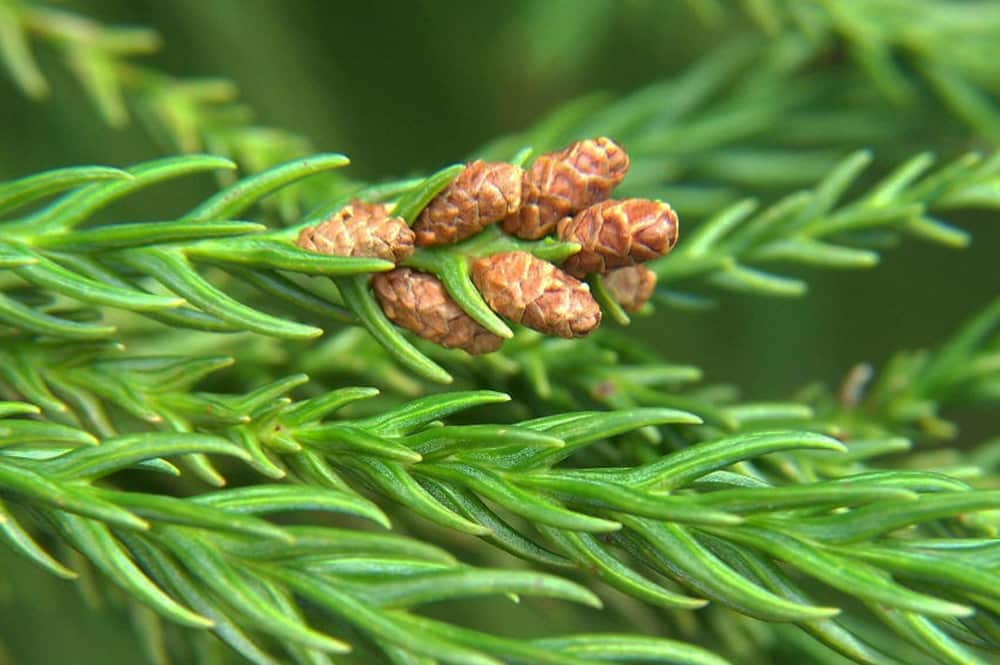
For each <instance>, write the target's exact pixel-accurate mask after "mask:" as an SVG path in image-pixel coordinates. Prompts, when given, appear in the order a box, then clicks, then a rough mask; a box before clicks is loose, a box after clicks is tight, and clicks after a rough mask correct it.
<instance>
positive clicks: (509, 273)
mask: <svg viewBox="0 0 1000 665" xmlns="http://www.w3.org/2000/svg"><path fill="white" fill-rule="evenodd" d="M472 281H473V282H475V284H476V287H477V288H478V289H479V291H480V293H482V294H483V298H484V299H485V300H486V302H487V304H489V306H490V307H491V308H492V309H493V311H495V312H496V313H497V314H500V315H501V316H505V317H507V318H508V319H510V320H511V321H514V322H516V323H521V324H523V325H525V326H528V327H529V328H533V329H535V330H537V331H539V332H543V333H545V334H547V335H558V336H559V337H584V336H585V335H588V334H590V333H591V332H592V331H593V330H594V329H595V328H597V326H598V324H600V322H601V308H600V307H599V306H598V305H597V301H595V300H594V298H593V296H591V295H590V288H589V287H588V286H587V285H586V284H584V283H583V282H581V281H580V280H578V279H575V278H573V277H570V276H569V275H567V274H566V273H564V272H563V271H562V270H560V269H559V268H557V267H555V266H554V265H552V264H551V263H549V262H548V261H543V260H542V259H539V258H536V257H535V256H533V255H531V254H529V253H527V252H504V253H501V254H494V255H493V256H488V257H486V258H483V259H480V260H478V261H476V262H475V263H474V264H472Z"/></svg>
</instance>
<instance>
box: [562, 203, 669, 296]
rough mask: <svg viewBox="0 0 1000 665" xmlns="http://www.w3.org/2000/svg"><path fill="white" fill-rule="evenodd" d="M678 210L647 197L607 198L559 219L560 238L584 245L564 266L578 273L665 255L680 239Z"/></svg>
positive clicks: (632, 263)
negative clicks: (577, 212)
mask: <svg viewBox="0 0 1000 665" xmlns="http://www.w3.org/2000/svg"><path fill="white" fill-rule="evenodd" d="M677 223H678V222H677V214H676V213H675V212H674V211H673V209H672V208H671V207H670V206H669V205H667V204H666V203H662V202H660V201H649V200H646V199H627V200H625V201H613V200H612V201H604V202H602V203H598V204H596V205H592V206H591V207H589V208H587V209H586V210H584V211H583V212H581V213H580V214H579V215H577V216H576V217H574V218H572V219H564V220H562V221H561V222H559V228H558V229H557V233H558V235H559V239H560V240H563V241H566V242H575V243H579V245H580V247H581V249H580V251H579V252H577V253H576V254H574V255H573V256H571V257H569V258H568V259H566V263H565V264H563V267H564V268H565V269H566V270H567V271H568V272H569V273H571V274H573V275H576V276H578V277H582V276H583V275H586V274H589V273H600V274H602V275H603V274H605V273H607V272H608V271H609V270H614V269H615V268H624V267H626V266H631V265H635V264H637V263H642V262H644V261H649V260H651V259H655V258H658V257H661V256H663V255H664V254H666V253H667V252H669V251H670V250H671V249H673V246H674V245H675V244H676V243H677Z"/></svg>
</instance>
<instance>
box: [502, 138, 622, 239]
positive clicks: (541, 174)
mask: <svg viewBox="0 0 1000 665" xmlns="http://www.w3.org/2000/svg"><path fill="white" fill-rule="evenodd" d="M628 167H629V159H628V155H627V154H626V153H625V151H624V150H623V149H622V148H621V146H619V145H618V144H617V143H615V142H614V141H612V140H611V139H608V138H603V137H602V138H596V139H587V140H585V141H577V142H576V143H573V144H571V145H570V146H569V147H567V148H565V149H564V150H560V151H558V152H551V153H548V154H545V155H540V156H539V157H538V159H536V160H535V162H534V163H533V164H532V165H531V168H530V169H529V170H528V171H527V172H526V173H525V174H524V188H523V189H524V191H523V196H522V202H521V209H520V210H518V211H517V212H516V213H515V214H513V215H511V216H509V217H507V219H505V220H504V222H503V229H504V231H506V232H507V233H512V234H514V235H516V236H518V237H521V238H526V239H528V240H537V239H538V238H541V237H543V236H546V235H548V234H549V233H551V232H552V230H553V229H554V228H555V226H556V224H557V223H558V222H559V220H561V219H562V218H563V217H566V216H571V215H574V214H576V213H578V212H580V211H581V210H583V209H584V208H586V207H588V206H591V205H593V204H595V203H598V202H599V201H604V200H605V199H607V198H608V197H609V196H611V190H613V189H614V188H615V187H616V186H617V185H618V184H619V183H620V182H621V181H622V179H623V178H624V177H625V173H626V172H627V171H628Z"/></svg>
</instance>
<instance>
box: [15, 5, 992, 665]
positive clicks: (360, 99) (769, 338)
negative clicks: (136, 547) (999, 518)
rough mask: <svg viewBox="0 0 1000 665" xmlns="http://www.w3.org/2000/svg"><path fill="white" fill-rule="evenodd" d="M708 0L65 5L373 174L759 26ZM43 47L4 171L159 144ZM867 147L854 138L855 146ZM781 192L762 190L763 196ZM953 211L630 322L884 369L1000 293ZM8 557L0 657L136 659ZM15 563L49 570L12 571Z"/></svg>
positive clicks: (748, 381)
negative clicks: (937, 221)
mask: <svg viewBox="0 0 1000 665" xmlns="http://www.w3.org/2000/svg"><path fill="white" fill-rule="evenodd" d="M702 4H703V3H696V2H691V3H686V2H679V1H678V2H669V1H662V2H655V1H653V0H627V1H614V0H606V1H598V0H561V1H559V2H532V1H526V0H519V1H511V0H505V1H500V0H490V1H479V2H460V1H451V2H448V1H432V0H419V1H401V0H400V1H383V2H378V3H361V2H323V1H322V0H295V1H294V2H282V1H280V0H169V1H167V2H150V1H146V2H135V1H130V0H90V1H85V0H74V1H73V2H65V3H58V5H57V6H61V7H64V8H66V9H69V10H72V11H78V12H81V13H83V14H85V15H88V16H91V17H93V18H95V19H97V20H99V21H101V22H104V23H134V24H139V25H145V26H150V27H153V28H155V29H156V30H157V31H159V33H160V34H161V35H162V37H163V47H162V49H161V50H160V52H159V53H158V54H156V55H154V56H151V57H149V58H146V59H144V60H143V61H144V62H148V63H149V64H150V65H152V66H153V67H156V68H158V69H162V70H164V71H167V72H170V73H171V74H173V75H176V76H185V77H188V76H223V77H227V78H231V79H233V80H234V81H235V82H236V84H237V85H238V87H239V88H240V91H241V93H242V99H243V101H244V102H246V103H247V104H248V105H249V106H251V107H252V108H254V109H255V110H256V112H257V116H258V120H259V121H260V122H261V123H262V124H266V125H270V126H275V127H281V128H285V129H289V130H291V131H294V132H296V133H300V134H302V135H305V136H307V137H309V138H310V139H311V140H312V142H313V144H314V146H315V147H316V148H317V149H318V150H323V151H338V152H344V153H346V154H347V155H349V156H350V157H351V158H352V162H353V164H352V166H351V167H350V169H351V174H352V176H354V177H357V178H361V179H373V180H374V179H381V178H388V177H393V176H400V175H407V174H414V173H424V172H428V171H430V170H433V169H435V168H438V167H439V166H441V165H443V164H447V163H451V162H454V161H457V160H461V159H463V158H464V157H466V156H467V155H469V154H471V153H473V152H474V151H475V150H476V148H477V147H478V146H481V145H483V144H485V143H486V142H488V141H490V140H491V139H493V138H495V137H497V136H498V135H501V134H504V133H507V132H513V131H519V130H523V129H525V128H526V127H528V126H529V125H530V124H531V123H532V122H534V121H535V120H537V119H538V118H539V117H541V116H542V115H543V114H544V113H545V112H547V111H549V110H551V109H552V108H554V107H556V106H557V105H559V104H561V103H563V102H566V101H568V100H571V99H573V98H575V97H578V96H580V95H583V94H586V93H590V92H594V91H599V90H604V91H609V92H611V93H614V94H624V93H627V92H629V91H631V90H634V89H636V88H638V87H640V86H642V85H645V84H648V83H651V82H653V81H656V80H659V79H661V78H664V77H669V76H672V75H676V74H678V73H680V72H682V71H684V70H685V68H686V67H688V66H690V64H691V63H692V62H694V61H695V60H697V59H698V57H699V56H701V55H702V54H704V53H706V52H709V51H711V50H712V49H713V48H716V47H718V46H719V45H721V44H724V43H726V41H727V40H730V39H733V38H734V36H735V35H738V34H741V33H743V32H747V31H756V30H757V29H756V28H755V27H753V26H752V24H751V22H750V21H749V19H747V18H746V17H745V15H743V14H742V13H740V12H733V13H732V14H727V15H725V16H723V17H721V18H719V19H718V20H716V21H714V22H712V21H708V20H706V19H705V17H704V16H701V15H699V13H698V11H697V7H699V6H701V5H702ZM704 4H706V5H711V4H712V3H704ZM998 51H1000V47H998ZM36 55H37V56H38V58H39V60H40V62H41V63H42V68H43V70H44V71H45V73H46V75H47V76H48V77H49V79H50V82H51V83H52V87H53V94H52V95H51V96H50V98H49V99H47V100H44V101H41V102H35V101H31V100H29V99H27V98H25V97H24V96H23V95H22V94H21V93H20V92H19V90H18V89H17V88H16V87H15V86H14V84H13V82H12V81H11V80H10V79H9V78H8V77H6V76H4V75H0V118H2V123H0V179H5V178H10V177H15V176H19V175H23V174H27V173H31V172H34V171H38V170H42V169H46V168H51V167H55V166H62V165H69V164H84V163H104V164H111V165H124V164H129V163H131V162H135V161H139V160H143V159H149V158H152V157H155V156H158V155H162V154H163V153H164V149H163V147H162V146H158V145H156V144H155V143H154V142H153V141H151V140H150V139H149V138H148V136H147V134H145V133H144V132H143V131H142V129H141V128H140V127H138V126H136V125H135V124H133V125H131V126H129V127H126V128H123V129H111V128H109V127H108V126H107V125H106V124H104V123H103V122H102V120H101V119H100V117H99V116H98V114H97V113H96V112H95V110H94V109H93V107H92V105H91V104H90V102H89V101H88V100H87V99H86V98H85V96H84V95H83V93H82V91H81V89H80V87H79V84H78V83H77V82H76V81H75V80H74V79H73V78H72V77H71V76H70V74H68V73H67V71H66V69H65V68H64V67H63V66H62V65H61V64H60V63H59V62H58V56H57V55H55V54H53V53H51V52H47V51H45V50H44V49H38V50H37V53H36ZM835 55H836V54H835ZM834 60H835V58H834ZM817 66H820V67H821V66H823V63H819V64H818V65H817ZM886 105H887V106H888V105H889V102H886ZM828 110H831V111H833V112H836V111H837V109H828ZM845 110H847V109H845ZM942 131H943V130H942V129H941V127H940V126H938V125H931V124H928V125H927V126H925V127H924V128H923V132H922V133H921V132H918V133H916V134H910V135H909V136H908V139H907V143H906V144H897V145H893V146H889V147H885V146H876V147H877V148H885V150H884V151H883V150H877V152H876V160H879V159H880V158H882V157H885V160H883V161H881V162H877V163H879V164H880V165H881V166H882V167H884V168H888V167H891V166H892V164H893V160H895V159H896V158H898V157H899V155H912V154H916V153H917V152H919V151H921V150H923V149H925V148H933V149H936V150H938V151H939V152H940V154H941V156H942V157H945V158H947V157H952V156H954V155H957V154H958V153H959V152H960V151H961V150H962V149H964V148H967V147H969V146H973V147H985V146H984V144H983V142H982V141H980V140H978V139H977V138H976V137H975V136H973V135H971V134H969V135H968V136H962V135H961V131H958V132H957V133H958V134H959V136H958V139H957V140H953V135H954V134H955V133H956V132H955V130H953V129H952V130H949V132H951V133H950V134H949V139H948V141H941V140H940V139H941V134H942ZM859 147H864V146H862V145H854V146H843V150H842V153H843V154H846V153H848V152H850V150H851V149H854V148H859ZM211 186H212V183H211V182H210V181H209V180H208V179H204V180H203V181H201V182H192V183H186V184H185V185H184V186H178V185H176V184H172V185H170V186H169V187H168V188H167V189H168V190H169V191H168V192H160V191H159V190H153V191H152V193H151V194H150V196H152V197H154V198H152V199H146V202H147V204H148V205H150V206H151V207H153V208H154V209H155V210H156V211H157V212H156V216H159V215H163V214H166V212H168V211H171V210H181V209H183V208H185V206H186V205H188V204H190V203H191V202H193V201H195V200H196V197H197V196H199V195H200V194H203V193H204V192H205V191H207V189H208V188H209V187H211ZM185 187H186V189H185ZM751 193H753V192H751ZM779 193H781V192H780V191H768V192H762V193H761V194H762V196H763V198H765V200H766V199H767V198H770V197H773V196H775V195H777V194H779ZM157 197H158V198H157ZM154 204H155V205H154ZM128 206H130V207H127V208H126V209H127V210H128V213H129V214H132V215H135V216H137V217H141V216H142V215H143V214H144V210H143V208H142V207H141V203H140V202H137V201H135V200H133V201H132V202H131V203H129V204H128ZM679 213H680V216H681V221H682V235H681V241H682V242H683V231H684V224H685V223H686V222H691V221H692V220H690V219H688V218H686V217H685V211H684V210H683V209H680V210H679ZM951 221H954V222H956V223H958V224H959V225H960V226H962V227H963V228H966V229H968V230H970V231H972V232H973V235H974V238H975V240H974V243H973V244H972V246H971V247H970V248H968V249H965V250H961V251H955V250H947V249H942V248H940V247H932V246H928V245H926V244H924V243H921V242H920V241H919V240H907V241H906V242H905V243H903V244H902V245H901V246H900V247H899V248H896V249H894V250H892V251H889V252H887V253H886V255H885V260H884V261H883V264H882V265H880V266H879V267H877V268H874V269H872V270H869V271H860V272H830V271H825V272H821V271H814V272H809V273H801V274H803V275H805V276H807V277H808V279H809V282H810V293H809V294H808V296H807V297H805V298H802V299H765V298H759V297H736V296H732V295H722V296H721V297H720V306H719V307H718V308H717V309H715V310H712V311H708V312H701V313H694V312H688V311H679V310H669V309H666V308H661V309H660V310H659V311H658V312H657V314H656V315H655V316H653V317H650V318H647V319H642V320H640V321H638V322H637V323H635V324H634V326H635V331H636V333H637V334H639V335H641V336H642V337H644V338H645V339H646V340H647V341H649V342H650V343H652V344H655V345H656V346H657V348H658V349H659V350H660V352H661V353H662V355H663V356H664V357H666V358H667V359H669V360H671V361H675V362H681V363H692V364H696V365H700V366H702V367H703V368H705V371H706V378H707V379H708V380H710V381H725V382H733V383H735V384H737V385H739V386H741V387H742V388H744V389H745V393H746V394H747V395H748V396H750V397H752V398H756V399H769V398H782V397H785V396H788V395H789V394H790V392H792V391H794V390H795V389H796V388H798V387H800V386H802V385H804V384H806V383H809V382H812V381H815V380H822V381H826V382H831V383H832V382H836V381H837V380H838V379H839V377H840V376H841V375H842V373H843V372H845V371H846V370H847V369H848V368H849V367H850V366H851V365H852V364H853V363H855V362H857V361H861V360H867V361H871V362H873V363H875V364H876V366H877V365H879V364H880V363H882V362H884V361H885V360H886V359H887V358H888V356H889V355H890V354H891V353H892V352H893V351H896V350H899V349H903V348H917V347H924V346H929V345H933V344H935V343H937V342H938V341H940V340H941V339H942V338H943V337H944V336H945V335H947V334H948V333H949V332H950V331H951V330H953V329H954V328H955V327H956V326H957V324H958V323H959V322H960V321H961V320H963V319H964V318H966V317H967V316H970V315H971V314H973V313H974V312H975V311H976V310H977V309H978V308H979V307H980V306H981V305H983V304H984V303H985V302H987V300H988V299H990V298H991V297H993V296H995V295H996V294H997V292H998V288H997V287H998V285H1000V267H998V260H997V257H996V252H997V250H996V248H997V247H998V246H1000V226H998V225H997V224H996V220H995V219H992V218H991V216H989V215H985V214H982V215H966V216H964V217H953V218H951ZM974 434H975V433H974V432H973V433H972V434H970V437H974ZM969 443H975V441H969ZM0 570H3V571H4V572H3V574H2V575H0V599H6V600H8V601H13V603H12V604H11V603H3V604H0V636H2V638H3V640H4V641H5V642H6V645H7V650H8V651H9V653H5V652H3V651H0V665H8V664H9V663H23V664H24V665H36V664H37V665H42V664H47V663H57V662H59V663H62V662H65V663H69V662H73V663H97V662H101V663H135V662H140V656H138V655H137V654H136V653H135V652H134V651H133V649H134V648H135V643H134V642H132V641H131V638H130V636H129V634H128V633H127V632H123V631H120V630H117V628H116V626H117V625H118V624H117V621H116V620H115V619H112V618H111V617H115V618H117V619H121V620H124V617H122V616H120V615H118V614H116V613H111V614H92V613H88V612H86V611H85V610H83V609H82V606H81V604H80V601H79V600H78V597H77V596H76V595H75V594H73V593H70V591H69V586H70V585H68V584H66V583H61V582H57V581H55V580H51V579H42V578H43V577H44V574H43V573H36V572H34V571H33V570H32V571H31V572H28V570H29V569H28V568H27V567H25V566H22V565H21V564H20V563H15V562H13V561H12V560H11V558H10V557H9V556H8V555H6V554H2V553H0ZM9 571H14V572H15V573H16V575H18V576H20V575H22V574H23V575H31V576H37V577H38V578H39V579H37V580H35V579H34V577H32V578H31V580H30V583H28V581H27V580H26V579H25V580H24V582H25V583H24V584H22V583H21V582H22V580H21V579H17V580H16V581H15V583H14V584H10V579H11V577H12V575H11V574H10V573H9ZM4 578H6V579H7V581H6V582H5V581H4ZM36 582H37V583H36ZM18 588H20V589H31V590H32V594H33V595H32V597H30V598H24V597H19V596H18V593H19V592H18V590H17V589H18ZM56 616H63V617H65V622H66V626H67V631H66V632H64V633H63V634H62V635H60V636H59V637H60V639H59V640H58V641H46V638H45V637H44V636H42V635H39V634H38V632H37V631H36V630H35V628H33V627H34V626H37V625H40V624H44V622H47V621H49V620H51V619H52V618H53V617H56ZM70 631H72V632H70Z"/></svg>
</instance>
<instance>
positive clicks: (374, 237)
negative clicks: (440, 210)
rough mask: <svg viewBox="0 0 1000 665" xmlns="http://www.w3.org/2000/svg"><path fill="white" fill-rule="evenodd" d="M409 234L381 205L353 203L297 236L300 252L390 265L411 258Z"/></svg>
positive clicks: (399, 219)
mask: <svg viewBox="0 0 1000 665" xmlns="http://www.w3.org/2000/svg"><path fill="white" fill-rule="evenodd" d="M413 243H414V235H413V231H412V230H411V229H410V227H409V226H407V225H406V222H405V221H404V220H403V218H401V217H391V216H390V213H389V207H388V206H386V205H385V204H383V203H366V202H364V201H360V200H354V201H352V202H351V204H350V205H348V206H346V207H344V208H342V209H341V210H340V211H338V212H337V213H336V214H334V215H333V216H331V217H330V218H329V219H327V220H326V221H324V222H322V223H320V224H318V225H316V226H310V227H308V228H305V229H302V231H301V232H300V233H299V237H298V241H297V244H298V246H299V247H301V248H302V249H307V250H309V251H311V252H318V253H320V254H332V255H334V256H355V257H366V258H374V259H385V260H386V261H392V262H393V263H399V262H400V261H404V260H406V259H407V258H409V256H410V255H411V254H413Z"/></svg>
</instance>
